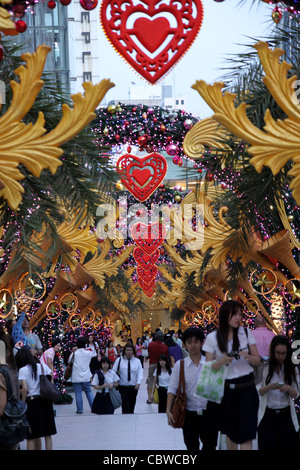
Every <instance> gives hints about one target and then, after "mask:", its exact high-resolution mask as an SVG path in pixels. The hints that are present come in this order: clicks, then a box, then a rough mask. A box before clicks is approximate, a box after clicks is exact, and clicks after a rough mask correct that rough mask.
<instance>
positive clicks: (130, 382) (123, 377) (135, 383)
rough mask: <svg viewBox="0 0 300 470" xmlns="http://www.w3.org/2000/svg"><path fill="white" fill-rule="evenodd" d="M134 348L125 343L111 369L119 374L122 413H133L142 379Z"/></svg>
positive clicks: (140, 365)
mask: <svg viewBox="0 0 300 470" xmlns="http://www.w3.org/2000/svg"><path fill="white" fill-rule="evenodd" d="M134 353H135V351H134V348H133V345H132V344H131V343H127V344H126V345H125V346H124V348H123V354H122V357H119V358H118V359H117V360H116V362H115V363H114V366H113V370H114V371H115V372H116V373H117V374H118V375H119V377H120V381H119V392H120V394H121V396H122V414H132V413H134V408H135V403H136V397H137V394H138V391H139V389H140V385H141V382H142V380H143V368H142V364H141V361H140V360H139V359H138V358H137V357H135V356H134Z"/></svg>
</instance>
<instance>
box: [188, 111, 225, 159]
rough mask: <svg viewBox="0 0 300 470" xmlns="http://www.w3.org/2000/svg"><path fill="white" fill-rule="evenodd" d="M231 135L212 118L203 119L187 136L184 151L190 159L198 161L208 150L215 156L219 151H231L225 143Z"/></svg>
mask: <svg viewBox="0 0 300 470" xmlns="http://www.w3.org/2000/svg"><path fill="white" fill-rule="evenodd" d="M229 135H230V134H229V132H228V131H227V130H226V129H225V128H224V127H222V126H220V124H219V123H218V122H217V121H215V120H214V119H212V118H211V117H209V118H206V119H203V120H202V121H199V122H197V123H196V124H195V125H194V126H193V127H192V129H191V130H190V131H189V132H188V133H187V134H186V136H185V138H184V140H183V151H184V153H185V155H187V156H188V157H190V158H192V159H193V160H198V159H199V158H201V157H202V156H203V154H204V153H205V151H206V149H207V148H209V149H210V152H211V153H213V154H214V153H217V151H218V150H219V151H222V150H229V146H228V145H227V144H226V143H225V142H224V141H225V140H227V139H228V137H229Z"/></svg>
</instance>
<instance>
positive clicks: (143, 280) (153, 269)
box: [131, 222, 167, 297]
mask: <svg viewBox="0 0 300 470" xmlns="http://www.w3.org/2000/svg"><path fill="white" fill-rule="evenodd" d="M166 233H167V232H166V228H165V226H164V225H162V224H161V223H159V222H155V223H153V224H150V225H147V224H144V223H140V222H138V223H136V224H135V225H134V226H133V227H132V229H131V236H132V238H133V240H134V241H135V242H136V244H137V245H138V247H137V248H135V249H134V250H133V257H134V259H135V261H136V263H137V265H138V266H137V274H138V284H139V286H140V287H141V289H142V290H143V291H144V293H145V294H146V295H147V297H152V295H153V294H154V292H155V281H156V275H157V272H158V268H157V266H156V264H155V263H156V262H157V260H158V258H159V247H160V245H161V244H162V243H163V241H164V239H165V237H166Z"/></svg>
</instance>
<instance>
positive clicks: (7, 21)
mask: <svg viewBox="0 0 300 470" xmlns="http://www.w3.org/2000/svg"><path fill="white" fill-rule="evenodd" d="M1 3H2V4H3V3H4V2H1ZM6 3H10V2H6ZM11 30H14V31H16V33H17V30H16V25H15V23H14V22H13V21H12V20H11V15H10V13H9V11H7V10H6V9H5V8H2V7H0V32H3V33H4V34H5V33H8V32H9V31H11Z"/></svg>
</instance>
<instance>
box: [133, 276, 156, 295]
mask: <svg viewBox="0 0 300 470" xmlns="http://www.w3.org/2000/svg"><path fill="white" fill-rule="evenodd" d="M137 281H138V283H139V286H140V288H141V289H142V290H143V291H144V292H149V291H150V290H151V289H153V288H154V286H155V281H156V279H155V277H154V278H153V279H152V280H151V281H150V282H145V281H143V279H141V278H140V277H138V280H137Z"/></svg>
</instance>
